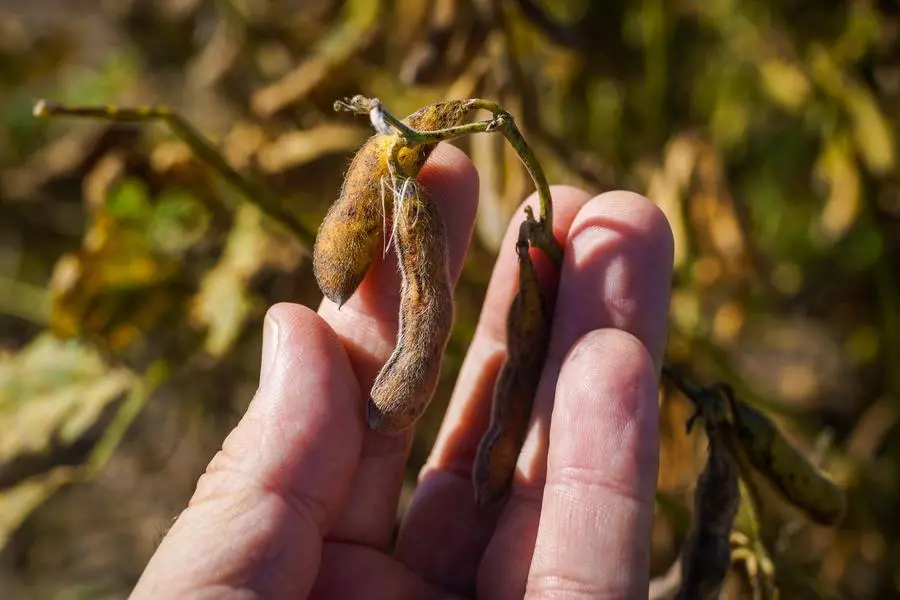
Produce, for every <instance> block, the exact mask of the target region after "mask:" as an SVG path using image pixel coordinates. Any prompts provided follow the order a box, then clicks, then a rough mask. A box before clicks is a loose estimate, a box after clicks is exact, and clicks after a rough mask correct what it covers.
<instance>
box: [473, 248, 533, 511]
mask: <svg viewBox="0 0 900 600" xmlns="http://www.w3.org/2000/svg"><path fill="white" fill-rule="evenodd" d="M520 237H521V236H520ZM516 252H517V254H518V257H519V292H518V294H516V297H515V298H514V299H513V302H512V305H511V306H510V309H509V313H508V315H507V321H506V340H507V341H506V344H507V358H506V361H505V362H504V363H503V367H502V368H501V369H500V375H499V376H498V378H497V383H496V384H495V386H494V397H493V407H492V410H491V423H490V426H489V427H488V430H487V432H485V434H484V437H482V439H481V443H480V444H479V447H478V452H477V454H476V455H475V463H474V465H473V468H472V483H473V486H474V488H475V501H476V502H477V503H478V504H489V503H492V502H495V501H497V500H499V499H500V498H502V497H503V495H504V494H505V493H506V491H507V490H508V489H509V485H510V483H511V481H512V476H513V473H514V472H515V468H516V461H517V460H518V457H519V451H520V450H521V449H522V444H523V443H524V442H525V435H526V433H527V432H528V424H529V422H530V420H531V409H532V405H533V404H534V396H535V394H536V393H537V387H538V383H539V382H540V379H541V371H542V369H543V367H544V359H545V358H546V356H547V345H548V343H549V338H550V327H549V320H548V318H547V315H546V312H545V307H544V302H543V299H542V297H541V293H540V287H539V285H538V281H537V277H536V276H535V273H534V266H533V265H532V263H531V257H530V256H529V254H528V242H526V241H522V240H520V241H519V243H518V244H516Z"/></svg>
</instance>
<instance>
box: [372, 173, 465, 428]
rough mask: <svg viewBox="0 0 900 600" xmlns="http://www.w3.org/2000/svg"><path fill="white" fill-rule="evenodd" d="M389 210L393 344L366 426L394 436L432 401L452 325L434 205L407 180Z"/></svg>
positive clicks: (444, 254) (445, 259) (444, 250)
mask: <svg viewBox="0 0 900 600" xmlns="http://www.w3.org/2000/svg"><path fill="white" fill-rule="evenodd" d="M399 191H400V195H399V196H398V197H397V198H395V207H394V219H395V223H394V227H395V232H394V249H395V251H396V252H397V262H398V265H399V268H400V274H401V277H402V284H401V289H400V322H399V325H398V330H397V345H396V347H395V348H394V352H393V353H392V354H391V357H390V358H389V359H388V361H387V363H385V365H384V367H383V368H382V369H381V371H380V372H379V373H378V377H377V378H376V379H375V383H374V384H373V385H372V391H371V395H370V397H369V403H368V424H369V427H370V428H372V429H375V430H377V431H383V432H388V431H396V430H399V429H403V428H404V427H407V426H409V425H411V424H413V423H414V422H415V421H416V420H418V418H419V417H421V416H422V413H424V412H425V409H426V408H427V407H428V404H429V403H430V402H431V398H432V396H433V395H434V390H435V388H436V387H437V382H438V376H439V375H440V372H441V360H442V358H443V356H444V349H445V348H446V347H447V341H448V340H449V338H450V330H451V328H452V326H453V288H452V284H451V281H450V268H449V264H448V255H447V234H446V231H445V228H444V223H443V221H442V220H441V215H440V213H439V211H438V208H437V205H436V204H435V203H434V201H433V200H432V199H431V198H429V197H428V194H427V193H426V191H425V190H424V189H423V188H421V187H420V186H418V185H417V184H416V182H415V181H414V180H412V179H408V180H407V181H406V182H404V183H403V184H402V185H401V187H400V190H399Z"/></svg>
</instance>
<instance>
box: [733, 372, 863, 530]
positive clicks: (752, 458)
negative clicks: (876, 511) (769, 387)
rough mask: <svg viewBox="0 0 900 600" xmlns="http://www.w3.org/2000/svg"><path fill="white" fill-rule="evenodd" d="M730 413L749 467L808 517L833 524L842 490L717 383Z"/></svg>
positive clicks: (841, 503) (842, 508) (842, 501)
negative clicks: (727, 403)
mask: <svg viewBox="0 0 900 600" xmlns="http://www.w3.org/2000/svg"><path fill="white" fill-rule="evenodd" d="M721 391H722V393H724V394H725V395H726V397H727V399H728V402H729V403H730V405H731V409H732V413H733V435H734V437H735V438H736V440H737V442H738V444H739V446H740V448H741V450H743V452H744V454H745V455H746V457H747V459H748V460H749V462H750V464H751V465H753V468H754V469H756V470H757V471H759V473H760V474H762V475H763V476H764V477H765V478H766V479H767V480H769V481H770V482H771V483H772V484H773V485H774V486H775V488H777V489H778V491H779V492H780V493H781V494H782V495H783V496H784V498H785V499H786V500H787V501H788V502H790V503H791V504H793V505H794V506H796V507H797V508H799V509H801V510H802V511H803V512H805V513H806V514H807V516H809V517H810V518H811V519H812V520H814V521H816V522H817V523H820V524H823V525H833V524H835V523H836V522H837V521H839V520H840V519H841V517H842V516H843V514H844V511H845V510H846V497H845V495H844V491H843V490H842V489H841V488H840V487H838V485H837V484H836V483H835V482H834V481H832V480H831V478H829V477H828V476H827V475H826V474H824V473H823V472H822V471H820V470H819V469H817V468H816V467H815V466H814V465H813V464H812V463H811V462H810V461H809V460H808V459H807V458H806V457H805V456H804V455H803V454H802V453H801V452H800V451H799V450H798V449H797V448H795V447H794V446H793V445H792V444H791V443H790V442H788V441H787V439H786V438H785V437H784V435H782V433H781V432H780V431H778V428H777V427H776V426H775V424H774V423H773V422H772V421H771V420H769V418H768V417H767V416H765V415H764V414H762V413H761V412H759V411H757V410H755V409H753V408H752V407H750V406H748V405H747V404H745V403H743V402H741V401H739V400H737V399H736V398H735V397H734V393H733V391H732V390H731V388H730V387H728V386H726V385H721Z"/></svg>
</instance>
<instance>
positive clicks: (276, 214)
mask: <svg viewBox="0 0 900 600" xmlns="http://www.w3.org/2000/svg"><path fill="white" fill-rule="evenodd" d="M34 116H36V117H55V116H67V117H84V118H91V119H104V120H107V121H119V122H123V123H138V122H147V121H162V122H163V123H165V124H166V125H167V126H168V127H169V129H170V130H171V132H172V134H173V135H175V137H177V138H179V139H180V140H182V141H183V142H184V143H185V144H187V145H188V147H190V149H191V150H192V151H193V152H194V154H195V155H197V157H198V158H199V159H200V160H201V161H203V162H204V163H206V164H207V165H209V166H210V167H212V168H213V170H215V171H216V172H217V173H218V174H219V176H221V177H222V179H224V180H225V181H227V182H228V183H229V184H231V185H232V186H233V187H234V188H236V189H237V190H238V191H239V192H240V193H241V194H242V195H243V196H244V197H245V198H246V200H247V201H248V202H250V203H251V204H254V205H256V206H258V207H259V209H260V210H261V211H263V212H264V213H265V214H266V215H268V216H269V217H270V218H272V219H273V220H274V221H276V222H278V223H280V224H281V225H282V226H283V227H285V228H286V229H288V230H289V231H290V232H291V233H293V234H294V235H296V236H297V238H298V239H299V240H300V241H301V242H302V243H303V244H304V245H305V246H306V247H307V248H311V247H312V245H313V244H314V243H315V234H314V233H312V232H310V231H309V230H307V229H306V227H304V226H303V225H302V224H301V223H300V222H299V221H298V220H297V219H296V218H295V217H294V216H293V215H291V214H290V213H289V212H287V211H285V210H284V209H283V208H282V207H281V206H280V205H279V203H278V201H277V200H276V199H275V198H273V197H272V196H271V195H270V194H269V193H267V192H266V191H265V189H264V188H263V186H261V185H260V184H258V183H255V182H251V181H250V180H248V179H247V177H245V176H243V175H241V174H240V173H238V172H237V171H235V170H234V168H232V166H231V165H229V164H228V163H227V162H226V161H225V159H224V158H222V155H221V154H220V153H219V151H218V150H217V149H216V148H215V147H214V146H213V145H212V144H211V143H210V142H209V140H207V139H206V138H204V137H203V135H201V134H200V133H199V132H198V131H197V130H196V129H194V127H193V126H192V125H191V124H190V123H189V122H188V121H187V120H186V119H185V118H184V117H182V116H181V115H180V114H178V113H177V112H176V111H174V110H173V109H171V108H169V107H167V106H145V107H138V108H122V107H118V106H68V105H63V104H56V103H53V102H47V101H45V100H40V101H38V103H37V104H35V105H34Z"/></svg>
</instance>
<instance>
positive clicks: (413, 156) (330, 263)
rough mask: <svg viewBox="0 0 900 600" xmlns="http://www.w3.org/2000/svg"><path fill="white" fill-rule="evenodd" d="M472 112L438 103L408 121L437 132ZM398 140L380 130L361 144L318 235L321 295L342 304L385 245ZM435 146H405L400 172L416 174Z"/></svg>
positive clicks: (454, 103)
mask: <svg viewBox="0 0 900 600" xmlns="http://www.w3.org/2000/svg"><path fill="white" fill-rule="evenodd" d="M469 110H470V103H468V102H466V101H462V100H454V101H448V102H438V103H437V104H431V105H429V106H426V107H424V108H421V109H419V110H417V111H416V112H414V113H413V114H411V115H409V116H408V117H406V118H405V119H403V121H404V123H406V124H407V125H409V126H410V127H412V128H414V129H417V130H421V131H433V130H437V129H444V128H447V127H451V126H453V125H456V124H458V123H459V122H460V121H461V120H462V118H463V116H464V115H465V114H466V113H467V112H468V111H469ZM399 139H400V138H399V137H398V135H397V134H394V135H384V134H381V133H378V134H376V135H374V136H372V137H371V138H369V140H368V141H367V142H366V143H365V144H364V145H363V147H362V148H360V150H359V151H358V152H357V153H356V156H354V157H353V160H352V162H351V163H350V167H349V168H348V169H347V173H346V174H345V176H344V183H343V186H342V187H341V193H340V196H338V199H337V200H336V201H335V202H334V204H332V205H331V207H330V208H329V209H328V213H327V214H326V215H325V218H324V219H323V220H322V224H321V225H320V226H319V231H318V233H317V234H316V243H315V246H314V248H313V272H314V273H315V276H316V281H317V282H318V284H319V288H320V289H321V290H322V293H323V294H324V295H325V297H326V298H328V299H329V300H331V301H332V302H334V303H335V304H337V305H338V306H341V305H342V304H343V303H344V302H346V301H347V300H348V299H349V298H350V297H351V296H352V295H353V294H354V292H356V288H357V287H359V284H360V283H361V282H362V280H363V278H364V277H365V276H366V273H367V272H368V271H369V268H370V267H371V266H372V261H373V260H374V258H375V254H376V253H377V252H378V251H379V249H380V248H381V245H382V240H383V234H384V231H385V224H386V222H387V220H388V219H389V218H390V216H391V212H392V210H393V208H392V206H393V196H392V193H391V190H390V185H389V183H390V181H391V179H392V177H391V173H390V169H389V168H388V162H389V160H390V154H391V149H392V146H393V145H394V144H395V143H400V142H399ZM434 147H435V144H422V145H419V146H416V147H414V148H408V147H401V148H400V149H399V152H398V153H397V159H398V163H399V167H400V171H401V173H396V174H395V175H397V176H398V177H412V178H415V177H416V175H418V173H419V170H420V169H421V168H422V166H423V165H424V164H425V161H426V160H427V159H428V156H429V155H430V154H431V151H432V150H434Z"/></svg>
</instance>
